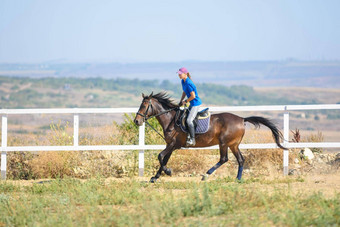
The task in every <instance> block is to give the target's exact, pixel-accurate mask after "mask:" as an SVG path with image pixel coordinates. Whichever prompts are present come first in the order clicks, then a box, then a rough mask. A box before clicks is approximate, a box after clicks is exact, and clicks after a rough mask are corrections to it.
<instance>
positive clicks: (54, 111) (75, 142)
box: [0, 104, 340, 179]
mask: <svg viewBox="0 0 340 227" xmlns="http://www.w3.org/2000/svg"><path fill="white" fill-rule="evenodd" d="M339 109H340V105H339V104H329V105H286V106H284V105H280V106H279V105H277V106H228V107H210V111H211V112H245V111H282V112H283V136H284V142H283V144H282V145H283V146H285V147H286V148H303V147H315V148H339V147H340V142H324V143H289V142H288V141H289V111H295V110H339ZM137 111H138V109H137V108H99V109H98V108H96V109H87V108H81V109H78V108H74V109H0V115H2V136H1V179H6V169H7V152H11V151H95V150H139V176H143V173H144V151H145V150H163V149H164V148H165V145H145V125H144V124H143V126H141V127H139V144H138V145H96V146H81V145H79V140H78V138H79V115H81V114H121V113H136V112H137ZM24 114H73V115H74V117H73V121H74V122H73V130H74V134H73V146H11V147H9V146H7V116H8V115H24ZM272 148H278V147H277V145H276V144H275V143H265V144H240V149H272ZM191 149H219V147H218V146H212V147H206V148H191ZM283 154H284V155H283V174H284V175H287V174H288V150H284V151H283Z"/></svg>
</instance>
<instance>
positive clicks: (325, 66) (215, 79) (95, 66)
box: [0, 60, 340, 88]
mask: <svg viewBox="0 0 340 227" xmlns="http://www.w3.org/2000/svg"><path fill="white" fill-rule="evenodd" d="M182 66H185V67H187V68H188V69H189V71H190V72H191V74H192V76H193V79H194V80H195V82H197V83H215V84H223V85H228V86H229V85H249V86H252V87H322V88H340V61H310V62H307V61H297V60H287V61H248V62H197V61H188V62H174V63H133V64H121V63H77V64H76V63H74V64H71V63H53V62H52V63H51V62H49V63H42V64H0V76H18V77H34V78H37V77H38V78H41V77H58V78H59V77H74V78H90V77H100V78H106V79H117V78H124V79H139V80H158V81H159V82H161V81H163V80H168V81H170V82H173V83H178V82H179V80H178V77H177V75H176V71H177V69H178V68H180V67H182Z"/></svg>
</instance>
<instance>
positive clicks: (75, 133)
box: [73, 114, 79, 147]
mask: <svg viewBox="0 0 340 227" xmlns="http://www.w3.org/2000/svg"><path fill="white" fill-rule="evenodd" d="M78 145H79V115H78V114H75V115H74V116H73V146H75V147H77V146H78Z"/></svg>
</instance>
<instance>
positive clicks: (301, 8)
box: [0, 0, 340, 63]
mask: <svg viewBox="0 0 340 227" xmlns="http://www.w3.org/2000/svg"><path fill="white" fill-rule="evenodd" d="M287 58H296V59H300V60H340V1H339V0H334V1H330V0H262V1H260V0H248V1H246V0H221V1H213V0H209V1H207V0H204V1H199V0H193V1H191V0H190V1H189V0H188V1H186V0H180V1H177V0H154V1H150V0H138V1H137V0H136V1H129V0H119V1H113V0H111V1H104V0H89V1H87V0H86V1H85V0H79V1H73V0H55V1H52V0H38V1H33V0H20V1H19V0H0V62H2V63H5V62H8V63H12V62H22V63H38V62H46V61H53V60H58V59H63V60H65V61H70V62H92V61H95V62H122V63H124V62H165V61H166V62H173V61H175V62H178V61H187V60H198V61H239V60H242V61H243V60H284V59H287Z"/></svg>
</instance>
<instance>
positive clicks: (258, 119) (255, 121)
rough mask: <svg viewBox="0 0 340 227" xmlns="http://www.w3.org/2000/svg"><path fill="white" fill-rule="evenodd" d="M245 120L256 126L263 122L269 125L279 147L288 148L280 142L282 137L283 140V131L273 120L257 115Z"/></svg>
mask: <svg viewBox="0 0 340 227" xmlns="http://www.w3.org/2000/svg"><path fill="white" fill-rule="evenodd" d="M244 122H250V123H252V124H253V125H255V127H256V128H258V127H260V124H263V125H265V126H267V127H268V128H269V129H270V130H271V131H272V133H273V138H274V140H275V143H276V145H277V146H278V147H280V148H282V149H285V150H287V148H285V147H283V146H282V145H281V144H280V139H282V140H283V136H282V133H281V132H280V130H279V129H278V128H277V127H276V126H275V124H274V123H273V122H271V121H270V120H269V119H267V118H264V117H257V116H252V117H247V118H244Z"/></svg>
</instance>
